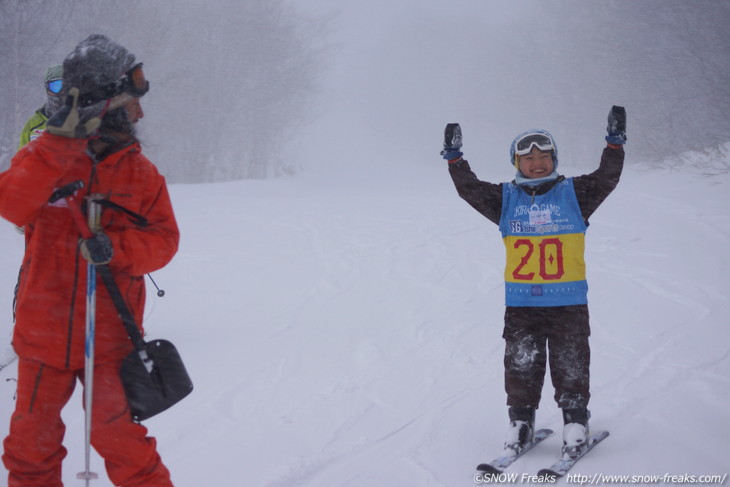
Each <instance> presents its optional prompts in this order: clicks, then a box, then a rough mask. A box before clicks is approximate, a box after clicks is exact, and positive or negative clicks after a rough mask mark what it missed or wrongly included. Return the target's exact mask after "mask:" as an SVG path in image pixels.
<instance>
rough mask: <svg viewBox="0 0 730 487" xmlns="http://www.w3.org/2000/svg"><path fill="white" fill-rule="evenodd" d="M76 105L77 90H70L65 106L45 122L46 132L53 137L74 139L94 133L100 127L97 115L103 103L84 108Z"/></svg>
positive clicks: (77, 101) (102, 107)
mask: <svg viewBox="0 0 730 487" xmlns="http://www.w3.org/2000/svg"><path fill="white" fill-rule="evenodd" d="M78 104H79V90H78V88H71V89H70V90H69V91H68V97H66V104H65V105H64V106H62V107H61V108H60V109H59V110H58V111H57V112H56V113H54V114H53V116H52V117H51V118H50V119H48V122H46V130H48V131H49V132H50V133H52V134H54V135H60V136H62V137H70V138H74V139H85V138H87V137H88V136H89V135H91V134H92V133H94V132H95V131H96V129H98V128H99V125H101V118H99V115H101V112H102V111H103V109H104V102H100V103H97V104H95V105H91V106H89V107H84V108H78Z"/></svg>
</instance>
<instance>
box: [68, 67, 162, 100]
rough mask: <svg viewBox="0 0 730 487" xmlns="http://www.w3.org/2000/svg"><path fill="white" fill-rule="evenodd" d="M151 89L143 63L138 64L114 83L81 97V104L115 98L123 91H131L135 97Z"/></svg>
mask: <svg viewBox="0 0 730 487" xmlns="http://www.w3.org/2000/svg"><path fill="white" fill-rule="evenodd" d="M149 89H150V82H149V81H147V80H146V79H145V77H144V72H143V71H142V63H139V64H136V65H134V66H133V67H132V69H130V70H129V71H127V72H126V73H124V76H122V77H121V78H119V79H118V80H117V81H114V82H113V83H109V84H108V85H106V86H102V87H101V88H97V89H95V90H94V91H92V92H90V93H86V94H84V95H82V96H81V98H80V99H79V105H80V106H82V107H88V106H91V105H94V104H96V103H99V102H100V101H104V100H108V99H111V98H114V97H115V96H118V95H121V94H123V93H129V94H130V95H132V96H133V97H135V98H140V97H142V96H143V95H144V94H145V93H147V92H148V91H149Z"/></svg>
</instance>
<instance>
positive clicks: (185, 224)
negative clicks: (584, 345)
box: [0, 156, 730, 487]
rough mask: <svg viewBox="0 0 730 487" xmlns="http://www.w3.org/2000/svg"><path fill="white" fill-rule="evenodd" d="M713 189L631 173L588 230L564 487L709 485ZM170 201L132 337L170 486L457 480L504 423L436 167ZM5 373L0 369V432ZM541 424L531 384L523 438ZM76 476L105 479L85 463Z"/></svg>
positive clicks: (493, 318) (485, 233)
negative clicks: (151, 398) (161, 379)
mask: <svg viewBox="0 0 730 487" xmlns="http://www.w3.org/2000/svg"><path fill="white" fill-rule="evenodd" d="M724 164H725V165H726V162H724ZM473 166H474V167H475V170H476V171H477V172H480V171H479V169H480V166H479V165H478V164H473ZM563 170H564V171H566V172H567V173H568V175H571V174H570V173H569V168H563ZM729 189H730V176H728V175H727V174H725V175H719V176H712V177H706V176H700V175H698V174H697V171H689V170H671V171H670V170H652V171H646V170H641V169H639V168H637V167H632V168H629V169H627V170H626V171H625V173H624V176H623V179H622V182H621V184H620V185H619V187H618V189H617V190H616V191H615V192H614V194H612V195H611V196H610V198H609V199H608V200H607V201H606V203H605V204H604V205H603V206H602V207H601V208H600V209H599V210H598V211H597V212H596V214H595V215H594V216H593V218H592V222H591V223H592V225H591V227H590V229H589V231H588V237H587V262H588V272H589V282H590V285H591V291H590V295H589V298H590V301H591V304H590V306H591V319H592V330H593V336H592V342H591V343H592V350H593V361H592V363H593V365H592V392H593V399H592V402H591V409H592V412H593V420H592V425H593V427H594V428H597V429H604V428H605V429H609V430H610V431H611V436H610V438H609V439H608V440H606V442H605V443H604V444H602V445H601V446H600V447H599V448H598V449H597V450H596V451H595V452H593V453H591V455H590V456H589V457H586V458H585V459H584V460H582V461H581V462H580V464H579V465H578V466H576V468H575V472H578V473H584V474H591V475H592V474H594V473H601V474H628V475H651V474H656V475H664V474H665V473H669V474H675V475H683V474H694V475H710V474H720V475H723V474H725V473H727V472H728V469H729V467H728V466H729V465H730V464H729V463H728V461H727V451H728V450H729V449H730V421H729V420H728V419H729V418H728V413H727V404H728V402H729V401H730V353H729V350H730V328H729V327H728V324H729V321H728V316H730V298H729V297H728V292H727V289H728V277H727V276H728V272H729V271H730V257H729V256H728V255H729V254H728V251H727V248H728V243H729V242H730V214H729V213H728V201H729V200H728V190H729ZM171 193H172V196H173V203H174V205H175V209H176V212H177V216H178V219H179V223H180V226H181V230H182V235H183V237H182V242H181V247H180V251H179V253H178V255H177V256H176V258H175V259H174V261H173V263H172V264H170V265H169V266H168V267H167V268H165V269H163V270H161V271H159V272H157V273H155V274H154V277H155V279H156V281H157V283H158V284H160V285H161V287H163V288H164V289H165V290H166V292H167V295H166V296H165V297H164V298H158V297H156V296H155V295H154V292H153V291H154V290H153V289H152V286H149V287H150V289H151V290H150V292H149V301H148V308H147V310H146V323H147V327H148V331H149V335H150V337H152V338H166V339H169V340H170V341H172V342H173V343H175V345H177V347H178V348H179V350H180V352H181V354H182V356H183V358H184V360H185V362H186V364H187V366H188V369H189V372H190V374H191V376H192V378H193V380H194V382H195V387H196V388H195V391H194V392H193V394H192V395H191V396H190V397H188V398H186V399H185V400H184V401H183V402H181V403H180V404H179V405H177V406H175V407H174V408H173V409H171V410H169V411H167V412H165V413H163V414H162V415H160V416H159V417H156V418H153V419H151V420H149V421H147V422H146V424H147V426H148V427H149V428H150V430H151V433H152V434H153V435H154V436H156V437H157V438H158V441H159V448H160V452H161V454H162V456H163V459H164V461H165V462H166V463H167V464H168V466H169V467H170V469H171V471H172V474H173V479H174V481H175V484H176V485H177V486H179V487H187V486H190V487H193V486H195V487H198V486H206V485H232V486H233V485H235V486H271V487H275V486H291V485H297V486H317V487H324V486H367V487H371V486H375V485H381V486H399V487H400V486H414V487H416V486H418V487H422V486H449V487H451V486H457V485H464V486H468V485H474V479H473V475H474V466H475V465H476V464H477V463H479V462H482V461H485V460H487V459H489V458H490V457H492V456H493V455H494V454H495V453H496V452H497V451H498V450H499V449H500V448H501V443H502V438H503V432H504V428H505V426H506V424H507V420H506V407H505V405H504V402H505V396H504V392H503V387H502V348H503V344H502V339H501V327H502V314H503V304H502V303H503V284H502V266H503V260H504V255H503V254H504V249H503V245H502V243H501V239H500V237H499V233H498V230H497V228H496V226H494V225H493V224H491V223H490V222H488V221H487V220H486V219H484V218H483V217H481V216H480V215H479V214H477V213H476V212H475V211H474V210H472V209H471V208H470V207H469V206H468V205H466V203H464V202H463V201H462V200H460V199H459V198H458V196H457V195H456V192H455V191H454V189H453V186H452V183H451V181H450V178H449V176H448V174H447V171H446V168H445V167H442V165H441V164H440V163H439V161H438V159H437V156H436V158H435V160H434V162H433V166H431V167H426V168H424V169H423V170H422V171H419V172H415V173H411V174H406V173H405V171H404V172H403V173H400V172H398V171H387V172H380V174H379V175H377V176H376V175H371V176H370V177H358V178H357V179H356V180H355V179H352V180H350V179H347V178H344V177H343V178H339V179H337V180H328V181H324V180H320V179H318V178H315V177H313V176H311V175H309V176H308V175H304V176H301V177H299V178H295V179H288V180H271V181H241V182H232V183H224V184H215V185H196V186H173V187H171ZM0 243H1V244H2V247H3V249H4V252H3V254H2V257H0V270H1V271H2V272H0V289H2V290H4V291H2V295H4V296H5V297H4V298H3V299H2V300H0V305H1V307H0V316H4V317H5V318H4V320H3V322H4V323H5V325H4V328H3V329H2V330H0V332H1V336H2V343H0V345H4V343H5V342H6V337H7V335H8V333H9V332H10V328H11V325H10V316H11V302H12V289H13V286H14V283H15V279H16V276H17V266H18V263H19V261H20V256H21V250H22V238H21V237H20V236H18V235H17V234H16V233H15V232H14V230H13V229H12V226H11V225H10V224H7V223H6V224H4V225H2V226H0ZM14 374H15V368H14V367H9V368H7V369H6V370H4V371H3V372H2V373H0V379H2V380H1V381H0V435H2V436H4V435H5V434H6V432H7V425H8V421H9V416H10V414H11V411H12V408H13V393H14V387H15V385H14V382H13V381H12V379H13V377H14ZM64 417H65V419H66V421H67V423H68V432H67V441H66V446H67V447H68V448H69V450H70V453H69V456H68V457H67V459H66V461H65V464H64V465H65V471H64V476H65V479H66V485H81V484H80V482H81V481H78V480H76V479H75V474H76V472H78V471H81V470H83V413H82V409H81V395H80V394H79V390H77V393H76V396H75V397H74V398H73V399H72V401H71V402H70V403H69V406H68V407H67V408H66V410H65V411H64ZM560 422H561V419H560V412H559V410H558V409H557V408H556V406H555V404H554V402H553V401H552V388H551V386H550V385H549V380H548V381H547V384H546V387H545V390H544V394H543V403H542V407H541V408H540V410H539V413H538V424H539V426H542V427H553V428H555V429H559V428H560ZM559 448H560V439H559V437H558V436H556V437H553V438H551V439H550V440H548V441H546V442H545V444H543V445H540V446H539V447H538V448H537V449H536V450H535V451H534V452H533V453H530V454H529V455H528V456H527V457H526V458H524V459H523V460H520V461H518V462H517V463H516V464H514V465H513V466H512V467H511V468H510V471H514V472H520V473H521V472H528V473H535V472H536V471H537V470H538V468H540V467H543V466H546V465H547V464H549V463H550V462H551V461H552V460H553V459H554V458H555V457H556V456H557V455H558V452H559ZM92 469H93V470H96V471H97V472H99V473H101V479H100V480H96V481H93V482H92V485H94V486H98V487H103V486H108V485H110V483H109V482H108V480H107V479H106V477H105V475H104V473H103V463H102V461H101V459H99V458H98V457H97V456H94V457H93V459H92ZM4 485H6V478H5V475H4V474H2V475H0V486H4Z"/></svg>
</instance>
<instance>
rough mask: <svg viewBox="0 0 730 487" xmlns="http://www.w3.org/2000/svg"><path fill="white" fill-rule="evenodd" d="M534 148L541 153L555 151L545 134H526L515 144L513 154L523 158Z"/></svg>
mask: <svg viewBox="0 0 730 487" xmlns="http://www.w3.org/2000/svg"><path fill="white" fill-rule="evenodd" d="M533 146H535V147H537V148H538V149H540V150H541V151H549V150H553V149H555V146H554V145H553V141H552V140H551V139H550V137H548V136H547V135H545V134H527V135H525V136H523V137H522V138H521V139H519V140H518V141H517V142H516V143H515V154H517V155H518V156H524V155H525V154H529V153H530V151H531V150H532V147H533Z"/></svg>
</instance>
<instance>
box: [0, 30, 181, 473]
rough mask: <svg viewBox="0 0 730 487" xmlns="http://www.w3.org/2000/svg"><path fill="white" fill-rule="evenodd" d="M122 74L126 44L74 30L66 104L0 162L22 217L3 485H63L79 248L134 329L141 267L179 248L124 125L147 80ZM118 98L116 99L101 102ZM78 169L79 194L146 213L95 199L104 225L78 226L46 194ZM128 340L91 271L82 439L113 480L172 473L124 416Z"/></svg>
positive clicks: (75, 352)
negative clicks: (100, 271)
mask: <svg viewBox="0 0 730 487" xmlns="http://www.w3.org/2000/svg"><path fill="white" fill-rule="evenodd" d="M133 75H134V76H135V77H136V78H137V79H136V82H137V85H138V83H139V78H140V76H142V78H143V75H142V74H141V64H138V63H135V57H134V55H133V54H131V53H130V52H129V51H127V50H126V49H125V48H124V47H122V46H120V45H119V44H116V43H115V42H113V41H111V40H109V39H108V38H106V37H104V36H101V35H92V36H90V37H89V38H87V39H86V40H84V41H83V42H81V43H80V44H79V45H78V46H77V47H76V49H75V50H74V51H73V52H71V53H70V54H69V55H68V56H67V57H66V59H65V60H64V77H63V85H64V88H63V94H64V95H65V96H67V100H68V101H67V104H66V106H65V107H64V108H62V109H61V110H59V111H58V112H57V113H56V115H54V117H52V118H51V119H50V120H49V121H48V125H47V132H45V133H43V134H42V135H41V136H40V137H38V138H37V139H36V140H34V141H32V142H30V143H29V144H28V145H26V146H25V147H23V148H22V149H21V150H20V151H18V153H17V154H16V155H15V157H14V158H13V160H12V162H11V166H10V168H9V169H8V170H7V171H5V172H3V173H2V174H0V215H1V216H2V217H3V218H5V219H7V220H9V221H10V222H12V223H13V224H15V225H17V226H21V227H22V226H25V225H28V224H31V225H32V227H33V232H32V234H31V235H30V238H29V240H28V242H27V246H26V250H25V256H24V258H23V271H22V275H21V277H20V283H19V288H18V300H17V308H16V317H17V321H16V325H15V331H14V335H13V346H14V348H15V351H16V353H17V354H18V357H19V360H18V390H17V402H16V407H15V412H14V413H13V416H12V419H11V423H10V431H9V434H8V436H7V438H6V439H5V441H4V443H3V445H4V454H3V456H2V460H3V463H4V464H5V467H6V468H7V469H8V472H9V475H8V486H9V487H20V486H23V487H31V486H43V487H56V486H62V485H63V483H62V477H61V464H62V460H63V458H64V457H65V456H66V453H67V451H66V449H65V448H64V446H63V444H62V441H63V437H64V432H65V425H64V423H63V421H62V419H61V409H62V408H63V406H64V405H65V404H66V403H67V402H68V400H69V398H70V397H71V394H72V392H73V390H74V388H75V385H76V381H77V380H80V381H81V382H83V379H84V357H85V353H84V344H85V333H84V329H85V319H86V318H85V316H86V269H87V261H88V262H90V263H92V264H107V263H108V265H109V268H110V269H111V271H112V273H113V275H114V278H115V280H116V282H117V284H118V287H119V289H120V290H121V292H122V294H123V298H124V299H125V301H126V303H127V305H128V306H129V308H130V310H131V311H132V313H133V314H134V317H135V319H136V322H137V324H138V326H139V327H140V329H141V328H142V313H143V310H144V301H145V283H144V275H145V274H146V273H149V272H152V271H154V270H156V269H160V268H161V267H163V266H165V265H166V264H167V263H168V262H169V261H170V260H171V259H172V257H173V256H174V254H175V253H176V251H177V247H178V242H179V231H178V227H177V223H176V220H175V216H174V213H173V210H172V205H171V202H170V197H169V194H168V190H167V186H166V183H165V179H164V177H163V176H162V175H160V174H159V172H158V171H157V169H156V168H155V166H154V165H153V164H152V163H151V162H150V161H149V160H148V159H147V158H146V157H145V156H144V155H143V154H142V151H141V148H140V144H139V142H138V140H137V139H136V137H135V135H134V134H135V131H134V122H135V121H136V120H137V119H139V118H141V117H142V116H143V112H142V109H141V105H140V103H139V97H141V96H142V95H143V94H144V93H145V92H146V88H147V87H148V86H149V84H146V85H145V89H143V90H139V89H137V90H135V89H133V88H134V87H135V86H137V85H135V84H133V83H132V80H131V79H132V76H133ZM145 83H146V81H145ZM72 88H76V89H78V92H75V94H74V90H72ZM69 90H71V91H69ZM130 93H131V94H132V96H129V95H130ZM78 100H82V103H79V104H78V108H77V106H76V104H72V101H75V102H78ZM115 100H116V101H118V102H119V105H120V106H118V107H116V108H114V105H113V104H110V101H112V102H113V101H115ZM74 114H78V115H79V119H74ZM99 123H100V125H99ZM75 181H82V182H83V184H84V187H83V189H80V190H78V191H77V192H76V195H75V198H76V199H77V200H82V199H83V196H85V195H88V194H100V195H103V197H104V198H106V199H108V200H110V201H112V202H113V203H116V204H117V205H120V206H121V207H123V208H125V209H126V210H129V211H131V212H133V213H134V214H137V215H139V216H141V217H143V218H144V219H146V222H147V223H146V225H140V224H139V221H135V220H134V219H133V218H130V216H129V215H128V214H127V213H125V212H119V211H114V210H112V209H109V208H106V209H105V210H104V211H103V213H102V218H101V231H99V232H98V233H96V234H95V235H94V237H93V238H89V239H86V240H85V239H82V238H81V234H80V233H79V230H78V228H77V225H76V223H75V222H74V220H73V219H72V216H71V211H70V210H69V203H68V200H67V199H65V198H61V199H55V198H53V197H52V196H53V195H54V192H55V191H57V190H58V189H59V188H63V187H65V186H66V185H68V184H69V183H73V182H75ZM141 331H142V333H144V331H143V330H142V329H141ZM132 350H133V346H132V343H131V341H130V339H129V337H128V335H127V332H126V330H125V328H124V326H123V325H122V322H121V320H120V318H119V316H118V314H117V310H116V308H115V306H114V304H113V302H112V299H111V298H110V296H109V294H108V292H107V290H106V288H105V287H104V286H103V285H101V283H99V285H97V295H96V344H95V366H94V384H93V387H94V389H93V391H94V394H93V403H92V404H93V414H92V429H91V444H92V446H93V447H94V448H95V450H96V451H97V452H98V453H99V454H100V456H101V457H102V458H103V459H104V462H105V467H106V471H107V474H108V476H109V478H110V480H111V481H112V482H113V483H114V485H117V486H124V487H136V486H154V487H169V486H172V485H173V484H172V482H171V479H170V473H169V471H168V469H167V468H166V467H165V465H164V464H163V463H162V461H161V459H160V456H159V454H158V453H157V447H156V442H155V439H154V438H152V437H148V436H147V429H146V428H145V427H144V426H142V425H141V424H139V423H137V422H135V421H134V420H133V418H132V416H131V413H130V409H129V405H128V403H127V399H126V396H125V393H124V389H123V387H122V383H121V379H120V376H119V370H120V366H121V362H122V359H123V358H124V357H125V356H126V355H127V354H129V353H130V352H131V351H132Z"/></svg>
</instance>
